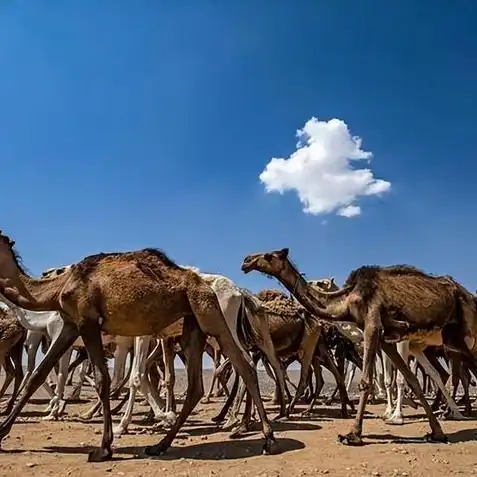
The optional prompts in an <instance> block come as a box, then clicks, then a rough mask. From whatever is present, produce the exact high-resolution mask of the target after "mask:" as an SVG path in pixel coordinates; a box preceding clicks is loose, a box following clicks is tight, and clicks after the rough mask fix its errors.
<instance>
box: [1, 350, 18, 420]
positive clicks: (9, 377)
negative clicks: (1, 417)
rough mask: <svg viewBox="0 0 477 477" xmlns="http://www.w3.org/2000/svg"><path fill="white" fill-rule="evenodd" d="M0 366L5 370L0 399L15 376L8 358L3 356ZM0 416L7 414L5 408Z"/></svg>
mask: <svg viewBox="0 0 477 477" xmlns="http://www.w3.org/2000/svg"><path fill="white" fill-rule="evenodd" d="M0 366H2V367H3V369H5V381H4V382H3V386H2V389H1V390H0V397H3V395H4V394H5V392H6V391H7V389H8V386H10V384H11V382H12V381H13V378H14V376H15V370H14V368H13V364H12V361H11V359H10V356H3V358H2V359H0ZM1 414H8V412H7V408H6V407H5V409H4V410H2V411H1Z"/></svg>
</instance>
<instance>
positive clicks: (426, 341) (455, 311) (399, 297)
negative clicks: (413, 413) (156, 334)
mask: <svg viewBox="0 0 477 477" xmlns="http://www.w3.org/2000/svg"><path fill="white" fill-rule="evenodd" d="M251 270H258V271H260V272H262V273H264V274H266V275H269V276H273V277H275V278H276V279H278V280H279V281H280V282H281V283H282V284H283V285H284V286H285V287H286V288H287V289H288V290H290V291H291V292H292V294H293V295H294V296H295V297H296V298H297V299H298V300H299V302H300V303H301V304H302V305H303V306H304V307H305V308H306V309H307V310H308V311H309V312H310V313H313V314H314V315H315V316H317V317H319V318H322V319H324V320H327V321H330V322H333V321H335V322H336V321H350V322H354V323H355V324H356V325H357V326H358V327H359V328H360V329H362V330H363V331H364V359H363V373H362V378H361V383H360V389H361V394H360V401H359V409H358V413H357V416H356V420H355V423H354V425H353V428H352V429H351V432H349V433H348V434H347V435H345V436H339V439H340V441H341V442H342V443H344V444H348V445H360V444H362V438H361V435H362V424H363V417H364V412H365V408H366V403H367V399H368V396H369V393H370V391H371V387H372V377H373V368H374V362H375V357H376V352H377V350H378V348H379V345H381V347H382V349H383V351H384V352H385V353H386V354H387V355H388V356H389V358H390V359H391V361H392V362H393V364H394V365H395V366H396V368H397V369H398V370H399V371H400V372H401V373H402V374H403V376H404V378H405V379H406V381H407V382H408V383H409V385H410V386H411V389H412V390H413V392H414V393H415V394H416V396H417V397H418V398H419V400H420V402H421V404H422V406H423V408H424V410H425V411H426V414H427V416H428V419H429V424H430V427H431V434H428V435H426V439H427V440H429V441H431V442H443V441H446V440H447V438H446V436H445V434H444V433H443V431H442V428H441V426H440V424H439V422H438V421H437V418H436V417H435V416H434V414H433V412H432V410H431V407H430V406H429V404H428V402H427V400H426V399H425V397H424V394H423V392H422V389H421V387H420V385H419V382H418V380H417V378H416V377H415V376H414V374H413V373H411V371H410V370H409V368H408V366H407V364H406V363H405V362H404V361H403V360H402V358H401V356H400V355H399V354H398V352H397V350H396V346H395V343H397V342H399V341H401V340H404V339H413V340H416V341H417V340H421V341H422V343H423V345H444V346H445V347H447V348H450V349H454V350H458V351H460V352H462V353H463V354H464V355H465V356H466V357H468V358H469V361H470V362H471V363H472V367H473V369H472V371H473V372H474V374H475V373H476V371H477V366H476V365H475V360H474V359H473V356H472V355H471V353H470V351H469V349H468V347H467V346H466V342H465V337H469V338H470V339H469V342H473V346H475V339H473V337H472V331H475V330H476V329H477V328H476V326H475V320H476V318H477V310H476V304H475V302H474V301H473V297H472V295H471V294H470V293H469V292H468V291H467V290H465V288H464V287H462V286H461V285H460V284H458V283H457V282H456V281H455V280H453V279H452V278H450V277H441V276H430V275H428V274H426V273H424V272H422V271H420V270H417V269H416V268H414V267H410V266H404V265H402V266H392V267H377V266H367V267H366V266H365V267H360V268H358V269H356V270H354V271H353V272H352V273H351V274H350V275H349V277H348V279H347V280H346V284H345V287H344V288H342V289H341V290H338V291H335V292H324V291H321V290H320V289H319V287H311V286H310V285H309V283H308V282H307V281H306V280H305V279H304V278H303V276H302V275H301V274H300V272H299V271H298V270H297V268H296V266H295V265H293V264H292V263H291V261H290V260H289V259H288V249H282V250H277V251H274V252H270V253H261V254H253V255H249V256H248V257H246V258H245V259H244V261H243V263H242V271H243V272H244V273H248V272H250V271H251Z"/></svg>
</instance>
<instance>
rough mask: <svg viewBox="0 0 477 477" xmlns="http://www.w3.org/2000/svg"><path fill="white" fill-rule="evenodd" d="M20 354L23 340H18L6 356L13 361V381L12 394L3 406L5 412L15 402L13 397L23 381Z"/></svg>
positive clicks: (7, 411) (10, 409) (15, 396)
mask: <svg viewBox="0 0 477 477" xmlns="http://www.w3.org/2000/svg"><path fill="white" fill-rule="evenodd" d="M22 356H23V341H19V342H18V343H17V344H16V345H15V346H13V347H12V348H11V349H10V357H8V356H7V361H8V362H10V360H11V361H12V362H13V367H14V371H13V374H14V381H13V390H12V395H11V396H10V399H9V401H8V403H7V407H6V408H5V414H10V412H11V411H12V409H13V405H14V404H15V399H16V398H17V396H18V392H19V389H20V385H21V383H22V382H23V367H22Z"/></svg>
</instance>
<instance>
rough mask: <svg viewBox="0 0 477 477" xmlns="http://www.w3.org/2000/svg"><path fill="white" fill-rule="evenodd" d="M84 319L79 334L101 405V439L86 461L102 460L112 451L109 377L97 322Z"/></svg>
mask: <svg viewBox="0 0 477 477" xmlns="http://www.w3.org/2000/svg"><path fill="white" fill-rule="evenodd" d="M85 321H86V325H84V326H82V327H81V328H80V335H81V337H82V338H83V342H84V345H85V347H86V350H87V351H88V356H89V359H90V361H91V365H92V366H93V372H94V378H95V385H96V392H97V393H98V396H99V398H100V399H101V403H102V405H103V436H102V439H101V447H100V448H99V449H96V450H94V451H91V452H90V453H89V455H88V462H103V461H105V460H110V459H111V457H112V455H113V451H112V450H111V445H112V443H113V425H112V421H111V409H110V402H109V387H110V384H111V378H110V376H109V372H108V367H107V365H106V359H105V356H104V349H103V343H102V341H101V329H100V327H99V325H98V324H97V323H92V322H91V320H85Z"/></svg>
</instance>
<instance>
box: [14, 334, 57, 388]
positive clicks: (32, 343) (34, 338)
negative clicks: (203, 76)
mask: <svg viewBox="0 0 477 477" xmlns="http://www.w3.org/2000/svg"><path fill="white" fill-rule="evenodd" d="M41 338H42V335H41V333H37V332H31V331H29V332H27V338H26V340H25V347H26V354H27V372H26V373H25V375H24V376H23V380H22V382H21V384H20V388H19V389H18V392H19V393H21V392H22V391H23V388H24V387H25V384H26V382H27V380H28V378H29V377H30V376H31V373H33V370H34V369H35V361H36V354H37V352H38V348H39V347H40V343H41ZM50 397H51V396H50Z"/></svg>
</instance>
